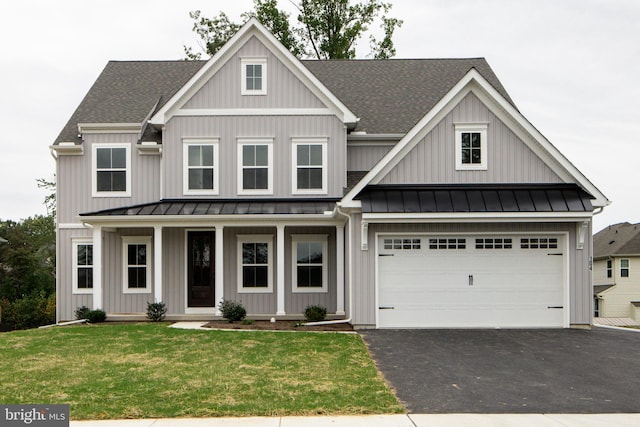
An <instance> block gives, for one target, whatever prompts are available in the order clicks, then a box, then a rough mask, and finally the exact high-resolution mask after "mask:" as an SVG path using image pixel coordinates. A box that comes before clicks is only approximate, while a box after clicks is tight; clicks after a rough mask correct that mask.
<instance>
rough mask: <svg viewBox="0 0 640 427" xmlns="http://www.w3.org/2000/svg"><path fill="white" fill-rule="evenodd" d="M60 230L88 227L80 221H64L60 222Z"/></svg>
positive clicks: (84, 228)
mask: <svg viewBox="0 0 640 427" xmlns="http://www.w3.org/2000/svg"><path fill="white" fill-rule="evenodd" d="M57 227H58V230H86V229H87V227H86V226H85V225H84V224H82V223H80V222H62V223H60V224H58V226H57Z"/></svg>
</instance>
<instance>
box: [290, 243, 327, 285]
mask: <svg viewBox="0 0 640 427" xmlns="http://www.w3.org/2000/svg"><path fill="white" fill-rule="evenodd" d="M302 242H308V243H315V242H320V243H322V286H321V287H319V288H317V287H315V288H305V287H299V286H298V245H297V244H298V243H302ZM328 256H329V236H328V235H326V234H292V235H291V292H292V293H294V294H295V293H306V294H308V293H327V292H329V286H328V282H329V280H328V277H327V275H328V268H327V265H328V261H329V259H328ZM307 265H309V264H307Z"/></svg>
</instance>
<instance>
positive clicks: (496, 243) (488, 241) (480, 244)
mask: <svg viewBox="0 0 640 427" xmlns="http://www.w3.org/2000/svg"><path fill="white" fill-rule="evenodd" d="M511 248H512V243H511V239H502V238H493V237H491V238H484V239H476V249H511Z"/></svg>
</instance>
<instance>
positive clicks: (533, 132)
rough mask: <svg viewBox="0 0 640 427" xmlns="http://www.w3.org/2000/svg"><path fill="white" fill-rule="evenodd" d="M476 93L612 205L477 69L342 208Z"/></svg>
mask: <svg viewBox="0 0 640 427" xmlns="http://www.w3.org/2000/svg"><path fill="white" fill-rule="evenodd" d="M469 93H474V94H475V95H476V96H477V97H478V98H479V99H480V101H481V102H483V103H484V104H485V105H487V107H488V108H490V109H491V110H492V112H493V113H494V114H495V115H496V116H497V117H498V119H500V120H501V121H502V122H504V123H505V124H507V126H509V128H510V129H511V130H512V131H513V132H514V134H515V135H516V136H518V138H519V139H521V140H522V141H523V142H524V143H525V144H526V145H527V146H528V147H529V148H530V149H531V150H532V151H533V152H534V153H535V154H536V155H537V156H538V157H540V158H541V159H542V160H543V161H544V162H545V163H546V164H547V165H548V166H549V167H550V168H551V169H552V170H553V171H554V172H555V173H556V174H557V175H558V176H559V177H560V178H562V179H563V180H564V182H566V183H576V184H578V185H580V186H581V187H582V188H583V189H584V190H585V191H587V192H588V193H590V194H591V195H592V196H593V199H594V202H593V206H595V207H604V206H607V205H609V204H610V203H611V202H610V201H609V199H607V197H606V196H605V195H604V194H603V193H602V192H601V191H600V190H598V188H596V186H595V185H593V184H592V183H591V181H589V180H588V179H587V178H586V177H585V176H584V175H583V174H582V172H580V171H579V170H578V168H576V167H575V166H574V165H573V164H572V163H571V162H570V161H569V159H567V158H566V157H565V156H564V155H563V154H562V153H561V152H560V151H559V150H558V149H557V148H556V147H555V146H554V145H553V144H551V142H550V141H549V140H548V139H546V138H545V137H544V135H542V134H541V133H540V132H539V131H538V130H537V129H536V128H535V127H534V126H533V125H532V124H531V123H530V122H529V121H528V120H527V119H526V118H525V117H524V116H523V115H522V114H521V113H520V112H519V111H518V109H517V108H515V106H514V105H513V104H512V103H511V101H510V100H509V99H508V98H505V97H504V96H503V95H502V94H501V93H500V92H499V91H497V90H496V89H495V88H494V87H493V86H492V85H491V83H490V82H488V81H487V79H486V78H485V77H484V76H483V75H482V74H481V73H479V72H478V71H477V70H476V69H475V68H472V69H471V70H469V71H468V72H467V73H466V74H465V75H464V76H463V78H462V79H460V81H458V82H457V83H456V84H455V85H454V86H453V87H451V88H450V89H449V91H448V92H447V93H446V94H445V95H444V96H443V97H442V98H441V99H440V100H438V102H437V103H436V104H435V105H434V106H433V108H431V109H429V110H425V111H426V114H425V115H424V116H423V117H422V119H420V121H419V122H418V123H417V124H416V125H415V126H414V127H413V128H412V129H411V130H410V131H409V132H408V133H407V134H406V135H405V136H404V137H403V138H402V139H401V140H400V141H399V142H398V143H397V144H396V145H395V146H394V147H393V148H392V149H391V150H390V151H389V152H388V153H387V154H386V155H385V156H384V157H383V158H382V159H381V160H380V161H379V162H378V163H377V164H376V165H375V166H374V167H373V168H372V169H371V170H370V171H369V173H367V175H365V177H364V178H363V179H362V180H361V181H360V182H359V183H358V184H357V185H355V186H354V187H353V188H352V189H351V190H350V191H349V192H348V193H347V194H346V195H345V196H344V197H343V199H342V202H341V204H342V206H345V207H357V206H359V204H358V203H356V202H354V200H355V197H356V196H357V195H358V194H359V193H360V192H361V191H362V190H363V189H364V188H365V187H366V186H367V185H370V184H378V183H379V182H380V181H381V180H382V179H383V178H384V177H385V176H386V175H387V174H388V173H389V171H391V170H392V169H393V168H394V167H395V166H396V165H397V164H398V163H399V162H400V161H401V160H402V159H403V158H404V157H405V156H406V155H407V154H408V153H409V152H410V151H411V150H412V149H413V147H415V146H416V145H417V144H418V143H419V142H420V141H421V140H422V139H423V138H424V137H425V136H426V135H427V134H428V133H429V132H430V131H431V130H432V129H433V128H434V127H435V126H436V125H437V124H438V123H440V121H441V120H442V119H443V118H444V117H445V116H446V114H448V113H449V112H450V111H451V110H452V109H453V108H454V107H455V106H456V105H457V104H458V103H459V102H460V101H461V100H462V98H463V97H464V96H466V95H467V94H469Z"/></svg>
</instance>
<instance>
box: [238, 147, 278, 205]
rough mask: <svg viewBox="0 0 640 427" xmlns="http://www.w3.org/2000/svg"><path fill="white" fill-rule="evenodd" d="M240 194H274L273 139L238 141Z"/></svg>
mask: <svg viewBox="0 0 640 427" xmlns="http://www.w3.org/2000/svg"><path fill="white" fill-rule="evenodd" d="M237 167H238V194H239V195H271V194H273V138H240V139H238V166H237Z"/></svg>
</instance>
